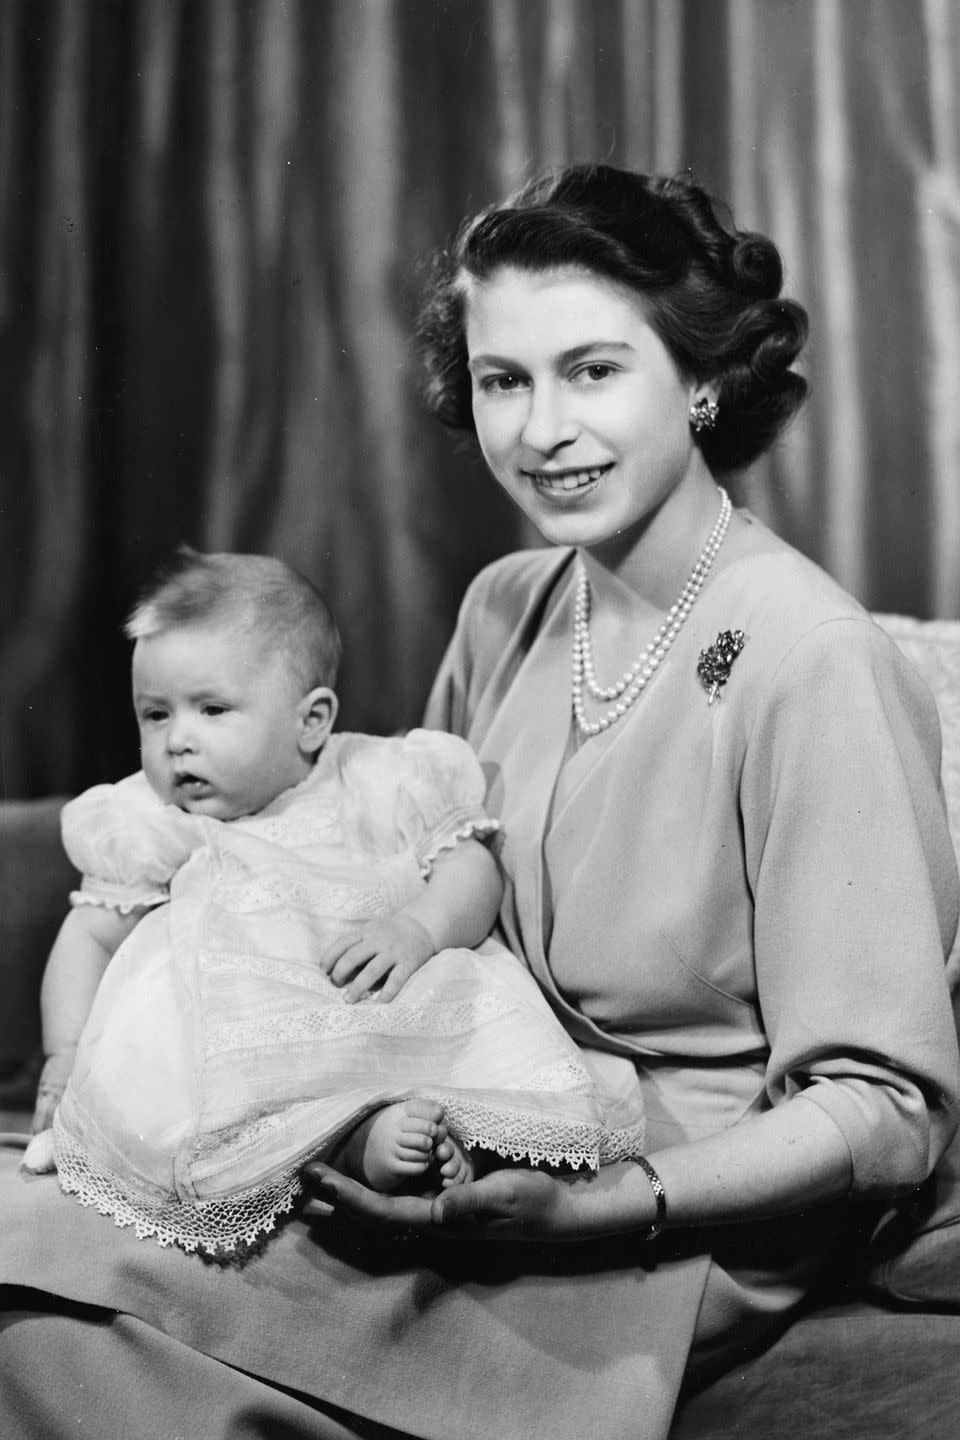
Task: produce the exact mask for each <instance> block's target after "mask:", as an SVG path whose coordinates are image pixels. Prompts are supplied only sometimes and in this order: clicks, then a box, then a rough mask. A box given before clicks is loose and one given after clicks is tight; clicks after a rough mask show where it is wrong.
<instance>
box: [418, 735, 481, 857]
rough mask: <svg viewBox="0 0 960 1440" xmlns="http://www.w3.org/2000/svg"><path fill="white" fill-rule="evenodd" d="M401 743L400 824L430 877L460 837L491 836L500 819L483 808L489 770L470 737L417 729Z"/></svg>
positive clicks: (462, 838)
mask: <svg viewBox="0 0 960 1440" xmlns="http://www.w3.org/2000/svg"><path fill="white" fill-rule="evenodd" d="M395 743H397V745H398V746H399V750H400V753H399V756H398V760H399V771H400V782H399V784H398V787H397V801H396V811H395V823H396V825H397V829H398V830H399V832H400V834H401V835H402V837H403V840H404V843H405V844H406V845H408V846H409V847H410V848H411V849H412V850H413V852H414V854H415V855H416V857H417V863H418V864H419V866H420V873H421V874H422V875H423V876H425V877H426V876H427V875H429V874H430V871H431V869H432V867H433V862H434V861H435V860H436V858H437V856H438V855H439V854H440V853H441V852H442V851H444V850H452V849H453V848H454V846H455V845H456V844H457V842H458V841H459V840H469V839H480V840H483V839H486V838H487V837H488V836H491V835H493V834H494V833H495V832H496V831H497V830H498V829H499V823H498V821H496V820H492V819H491V818H490V816H489V815H487V814H486V812H485V810H484V808H483V799H484V794H485V792H486V785H485V783H484V779H483V771H482V770H481V769H480V762H479V761H478V760H477V757H476V756H475V755H474V753H473V751H472V750H471V749H470V746H469V745H468V744H467V743H466V741H465V740H461V739H459V738H458V737H457V736H456V735H445V734H442V733H440V732H439V731H436V730H411V731H410V734H409V735H407V736H406V738H405V739H403V740H400V741H398V742H395Z"/></svg>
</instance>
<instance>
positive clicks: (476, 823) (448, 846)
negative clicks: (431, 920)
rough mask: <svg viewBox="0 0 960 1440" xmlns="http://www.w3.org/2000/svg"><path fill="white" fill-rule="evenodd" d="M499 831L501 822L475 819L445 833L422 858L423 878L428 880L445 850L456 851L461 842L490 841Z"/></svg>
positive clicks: (421, 870)
mask: <svg viewBox="0 0 960 1440" xmlns="http://www.w3.org/2000/svg"><path fill="white" fill-rule="evenodd" d="M499 829H500V821H499V820H490V819H487V818H485V819H479V818H474V819H470V820H467V821H465V822H464V824H463V825H459V826H457V828H456V829H454V830H448V831H445V832H444V834H443V835H440V836H438V837H437V838H436V839H435V840H434V841H433V843H432V844H431V845H430V848H429V849H428V850H427V851H426V853H425V854H423V855H421V856H420V859H419V864H420V874H421V876H422V877H423V879H424V880H426V879H427V878H428V877H429V875H430V872H431V870H432V869H433V866H434V863H435V861H436V860H437V859H438V858H439V857H440V855H442V854H443V852H444V851H445V850H455V849H456V848H457V844H458V842H459V841H460V840H488V839H489V838H490V836H491V835H495V834H496V833H497V831H498V830H499Z"/></svg>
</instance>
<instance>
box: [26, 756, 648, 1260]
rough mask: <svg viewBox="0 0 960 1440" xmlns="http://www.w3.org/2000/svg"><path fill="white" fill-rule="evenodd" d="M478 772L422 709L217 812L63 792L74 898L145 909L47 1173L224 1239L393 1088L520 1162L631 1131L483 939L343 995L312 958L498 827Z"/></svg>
mask: <svg viewBox="0 0 960 1440" xmlns="http://www.w3.org/2000/svg"><path fill="white" fill-rule="evenodd" d="M483 790H484V781H483V775H482V773H481V770H480V767H479V765H478V763H477V761H476V759H475V757H474V756H473V754H472V752H471V751H470V749H469V747H468V746H467V745H466V744H465V743H464V742H463V741H462V740H459V739H457V738H455V737H453V736H449V735H441V734H437V733H436V732H430V731H425V730H419V731H414V732H412V734H410V735H409V736H408V737H406V738H405V739H379V738H375V737H370V736H363V735H339V734H337V735H334V736H333V737H331V739H330V740H329V741H328V743H327V745H326V747H325V749H324V751H323V753H322V755H321V757H320V759H319V760H318V762H317V766H316V769H315V771H314V772H313V773H312V774H311V775H310V777H309V778H308V779H307V780H305V781H304V782H303V783H302V784H301V785H298V786H296V787H295V788H294V789H292V790H290V791H287V792H286V793H285V794H284V795H282V796H281V797H280V798H279V799H278V800H276V801H275V802H273V804H271V805H270V806H269V807H268V808H267V809H266V810H264V811H262V812H260V813H259V814H258V815H255V816H250V817H245V818H243V819H241V820H236V821H232V822H229V823H223V822H221V821H217V820H211V819H207V818H203V817H198V816H196V815H191V814H187V813H184V812H183V811H181V810H179V809H178V808H176V807H174V806H169V805H164V804H162V803H161V801H160V800H158V799H157V797H156V796H155V795H154V793H153V792H152V790H151V789H150V787H149V785H148V784H147V782H146V779H145V778H144V776H143V775H142V774H137V775H133V776H130V777H129V778H128V779H126V780H122V781H121V782H120V783H119V784H117V785H101V786H97V787H96V788H95V789H93V790H90V791H87V792H86V793H85V794H84V795H82V796H80V797H79V798H78V799H77V800H75V801H72V802H71V803H70V804H68V805H67V806H66V808H65V810H64V815H63V835H64V841H65V844H66V848H67V851H68V853H69V855H70V857H71V859H72V860H73V862H74V864H75V865H77V867H78V868H79V869H80V870H81V871H82V872H83V874H84V880H83V884H82V887H81V889H80V890H79V891H77V892H75V894H74V896H73V897H72V898H73V901H74V903H75V904H79V905H103V906H110V907H113V908H115V909H119V910H121V911H123V912H130V911H133V910H141V909H142V910H144V911H145V912H146V913H144V915H143V918H142V919H141V920H140V921H139V923H138V924H137V926H136V928H135V929H134V930H133V932H132V934H131V935H130V936H129V937H128V939H127V940H126V941H125V942H124V944H123V945H122V946H121V948H120V950H119V951H118V952H117V954H116V956H115V957H114V958H113V960H112V961H111V963H110V965H109V966H108V968H107V971H106V974H105V976H104V979H103V981H102V983H101V986H100V989H99V991H98V993H97V996H96V1000H95V1002H94V1006H93V1009H92V1011H91V1014H90V1017H89V1020H88V1022H87V1025H86V1027H85V1029H84V1032H83V1036H82V1038H81V1042H80V1045H79V1049H78V1053H77V1059H76V1064H75V1066H74V1070H73V1074H72V1076H71V1079H70V1083H69V1085H68V1087H67V1090H66V1093H65V1095H64V1097H63V1101H62V1103H61V1105H60V1107H59V1110H58V1113H57V1117H56V1120H55V1125H54V1134H55V1141H56V1155H57V1168H58V1172H59V1177H60V1184H61V1186H62V1187H63V1188H64V1189H65V1190H67V1191H68V1192H70V1193H73V1194H75V1195H77V1197H78V1198H79V1200H80V1201H81V1203H83V1204H87V1205H91V1204H92V1205H94V1206H96V1208H97V1209H98V1210H100V1211H101V1213H104V1214H109V1215H112V1216H113V1217H114V1219H115V1220H116V1222H117V1223H118V1224H120V1225H128V1224H132V1225H133V1226H134V1227H135V1230H136V1233H137V1235H138V1236H141V1237H144V1236H153V1237H155V1238H156V1239H157V1240H158V1241H159V1242H160V1244H162V1245H166V1244H169V1243H170V1242H171V1241H175V1242H176V1243H178V1244H179V1245H181V1246H183V1247H184V1248H185V1249H188V1250H193V1249H196V1248H197V1247H199V1248H201V1249H202V1250H205V1251H217V1250H225V1251H232V1250H234V1249H236V1248H237V1247H238V1246H240V1245H249V1244H252V1243H253V1242H254V1241H255V1240H256V1239H257V1237H258V1236H259V1235H261V1234H263V1233H264V1232H265V1231H267V1230H270V1229H272V1228H273V1226H274V1223H275V1220H276V1217H277V1216H278V1215H279V1214H281V1213H283V1212H286V1211H289V1210H290V1209H291V1206H292V1204H293V1200H294V1197H295V1196H296V1195H297V1194H298V1193H299V1190H300V1184H299V1180H298V1172H299V1170H300V1169H301V1167H302V1166H303V1164H304V1163H305V1162H306V1161H307V1160H309V1159H311V1158H313V1157H315V1156H317V1155H321V1156H322V1155H324V1154H326V1153H328V1152H329V1150H330V1149H331V1147H332V1146H334V1145H335V1144H336V1142H337V1141H338V1140H339V1139H341V1138H342V1137H343V1136H344V1135H345V1134H346V1133H347V1132H348V1131H349V1130H351V1129H352V1128H353V1127H354V1126H355V1125H356V1124H357V1123H358V1121H359V1120H360V1119H362V1118H363V1117H364V1116H365V1115H367V1114H369V1113H370V1112H372V1111H373V1110H375V1109H378V1108H380V1107H381V1106H383V1105H386V1104H388V1103H390V1102H393V1101H396V1100H401V1099H405V1098H407V1097H410V1096H419V1097H426V1098H429V1099H434V1100H437V1101H439V1102H440V1103H441V1104H442V1105H443V1106H444V1110H445V1113H446V1122H447V1124H448V1126H449V1128H450V1130H451V1132H452V1133H453V1134H454V1135H455V1136H456V1137H457V1138H458V1139H459V1140H461V1141H462V1142H463V1143H464V1144H465V1145H468V1146H471V1147H472V1146H477V1145H478V1146H482V1147H484V1148H486V1149H488V1150H495V1151H497V1152H498V1153H499V1154H501V1155H505V1156H512V1157H514V1158H516V1159H518V1160H525V1161H527V1162H530V1161H532V1162H534V1163H541V1162H547V1163H549V1164H552V1165H563V1164H566V1165H572V1166H575V1167H578V1166H582V1165H585V1166H589V1167H592V1168H594V1169H595V1168H597V1167H598V1165H599V1164H600V1163H601V1162H602V1161H603V1160H605V1159H608V1158H615V1157H616V1156H617V1155H621V1154H629V1153H635V1152H636V1151H637V1150H639V1148H640V1146H641V1144H642V1117H641V1110H640V1106H639V1104H637V1105H635V1107H634V1108H633V1110H632V1111H631V1112H630V1114H629V1116H627V1115H626V1114H625V1113H621V1112H620V1111H619V1110H617V1111H616V1114H614V1109H615V1107H614V1108H611V1106H609V1105H607V1104H606V1103H605V1102H603V1101H601V1098H600V1095H599V1092H598V1091H597V1089H596V1087H595V1086H594V1084H593V1083H592V1080H591V1077H590V1074H589V1073H588V1071H587V1069H586V1068H585V1066H584V1063H583V1061H582V1059H581V1057H580V1053H579V1051H578V1050H577V1047H576V1046H575V1045H574V1044H573V1042H572V1041H571V1040H570V1038H569V1037H568V1036H567V1034H566V1032H565V1031H564V1029H563V1027H562V1026H561V1025H560V1024H559V1022H558V1021H557V1020H556V1019H555V1017H554V1016H553V1014H552V1013H551V1011H550V1009H549V1007H548V1006H547V1005H546V1003H545V1001H544V1000H543V998H542V996H541V994H540V992H539V990H538V988H537V986H536V984H535V983H534V982H533V980H532V979H531V978H530V975H529V974H528V972H527V971H526V970H525V969H524V967H523V966H522V965H521V964H520V963H519V961H517V960H516V959H515V958H514V957H513V956H512V955H510V954H509V953H508V952H507V951H506V950H505V949H504V948H503V946H502V945H497V944H495V943H489V942H488V943H486V944H485V945H484V946H483V947H481V949H480V950H479V951H476V952H475V951H472V950H467V949H448V950H444V951H441V952H440V953H439V954H438V955H436V956H434V957H433V958H432V959H431V960H429V961H428V962H427V964H426V965H425V966H424V967H423V968H422V969H421V970H420V971H418V972H417V974H415V975H414V976H413V977H412V978H411V979H410V980H409V981H408V982H407V984H406V985H405V986H404V987H403V989H402V991H401V992H400V994H399V995H398V996H397V997H396V998H395V999H394V1000H393V1001H392V1002H390V1003H388V1004H380V1003H379V1002H378V1001H377V1000H376V999H375V998H374V997H367V999H366V1000H364V1001H361V1002H360V1003H357V1004H349V1003H348V1002H347V1001H346V1000H345V998H344V994H343V991H342V990H340V989H338V988H337V987H336V986H335V985H334V984H333V983H332V981H331V980H330V979H329V978H328V977H327V975H326V974H325V973H324V971H323V970H322V969H321V968H320V967H319V965H318V963H317V961H318V958H319V956H320V955H321V954H322V953H323V950H324V949H325V947H326V946H327V945H329V944H330V942H331V941H333V940H335V939H336V938H338V937H339V936H341V935H343V934H344V933H345V932H349V930H350V929H351V928H354V927H356V926H358V925H360V924H362V923H363V922H364V921H365V920H372V919H375V918H376V917H379V916H383V915H389V914H392V913H394V912H395V911H397V910H398V909H400V908H401V907H402V906H403V905H405V904H407V903H408V902H410V901H411V900H412V899H414V898H415V897H416V895H417V894H418V893H419V892H420V891H421V890H422V889H423V887H424V886H425V885H426V884H427V880H428V877H429V875H430V871H431V868H432V866H433V864H434V863H435V861H436V860H437V857H438V856H440V855H442V854H443V852H444V851H446V850H449V849H451V848H452V847H453V846H455V845H457V844H458V843H460V842H461V840H463V839H466V838H471V837H476V836H480V837H483V836H487V835H491V834H492V833H494V832H495V831H496V829H497V823H496V821H493V820H491V819H489V818H488V816H487V815H486V814H485V812H484V810H483ZM618 1119H619V1120H620V1121H622V1122H623V1123H622V1124H618V1123H617V1121H618ZM611 1121H612V1122H613V1123H609V1122H611Z"/></svg>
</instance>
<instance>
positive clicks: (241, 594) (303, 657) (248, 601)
mask: <svg viewBox="0 0 960 1440" xmlns="http://www.w3.org/2000/svg"><path fill="white" fill-rule="evenodd" d="M225 621H229V622H231V623H233V624H235V625H239V626H240V627H241V628H245V629H248V630H249V631H250V632H251V633H254V634H258V635H262V636H263V637H264V639H266V640H268V641H269V642H270V643H271V644H272V645H274V646H275V647H276V648H277V649H281V650H285V651H286V652H287V654H288V656H289V658H290V662H291V664H292V667H293V669H294V672H295V674H296V677H297V681H298V683H299V684H301V685H302V686H303V691H304V694H306V693H307V691H308V690H312V689H314V688H315V687H316V686H318V685H329V686H333V685H334V684H336V679H337V668H338V666H339V664H340V635H339V632H338V630H337V626H336V622H335V621H334V618H333V616H332V614H331V613H330V609H329V607H328V605H327V603H326V601H325V600H324V598H323V596H322V595H321V594H320V592H319V590H317V588H316V587H315V586H314V585H312V584H311V583H310V581H309V580H307V579H306V578H305V577H304V576H303V575H301V574H300V573H299V572H298V571H297V570H294V568H293V566H292V565H287V564H286V563H285V562H284V561H283V560H276V559H274V557H273V556H271V555H231V554H220V555H202V554H200V552H199V551H197V550H193V549H191V547H190V546H189V545H181V547H180V549H179V550H178V551H177V553H176V556H175V557H174V559H173V561H172V563H171V564H170V565H168V566H166V567H165V569H164V570H163V571H162V572H161V574H160V575H159V576H158V578H157V579H156V580H155V581H154V583H153V585H151V586H150V587H149V588H148V589H147V591H146V592H145V593H144V594H143V596H142V597H141V598H140V600H139V601H138V602H137V604H136V605H135V606H134V608H133V610H132V611H131V613H130V618H129V619H128V620H127V623H126V625H125V626H124V630H125V633H126V635H127V638H128V639H130V640H147V639H149V638H150V637H151V636H153V635H160V634H163V633H164V632H165V631H169V630H177V629H181V628H185V627H188V626H193V625H212V626H213V625H218V624H222V623H224V622H225Z"/></svg>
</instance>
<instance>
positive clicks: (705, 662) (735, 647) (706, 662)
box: [697, 630, 746, 705]
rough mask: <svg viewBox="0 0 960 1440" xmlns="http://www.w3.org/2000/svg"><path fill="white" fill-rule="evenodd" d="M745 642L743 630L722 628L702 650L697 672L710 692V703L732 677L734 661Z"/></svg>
mask: <svg viewBox="0 0 960 1440" xmlns="http://www.w3.org/2000/svg"><path fill="white" fill-rule="evenodd" d="M745 644H746V637H745V636H744V633H743V631H742V630H721V631H720V634H719V635H718V636H717V638H716V640H714V642H713V644H712V645H708V646H707V648H706V650H701V651H700V659H699V661H698V662H697V674H698V675H699V676H700V683H701V684H702V685H703V688H704V689H705V690H706V691H708V692H709V696H710V698H709V700H708V701H707V704H708V705H712V704H713V702H714V700H716V699H717V697H718V696H719V694H720V691H721V690H722V689H723V687H724V685H726V683H727V681H728V680H729V679H730V671H731V670H732V669H733V662H734V660H736V658H737V656H738V655H739V654H740V651H741V650H742V649H743V647H744V645H745Z"/></svg>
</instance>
